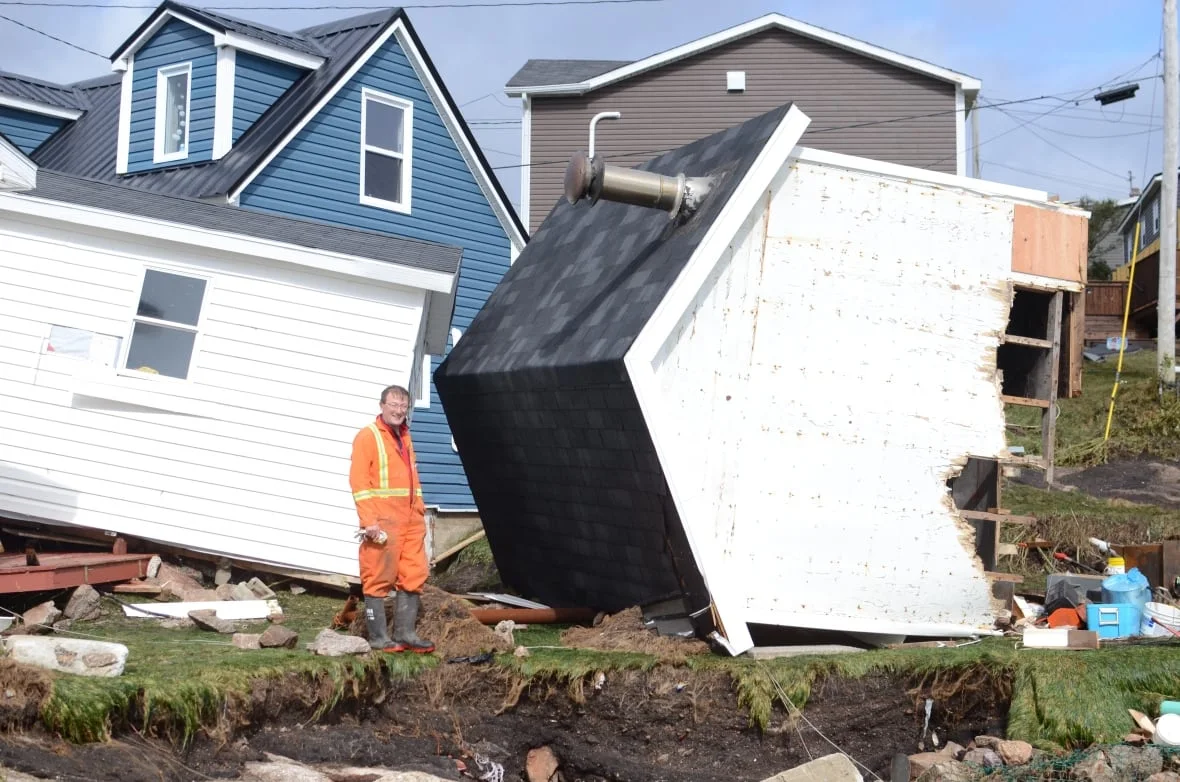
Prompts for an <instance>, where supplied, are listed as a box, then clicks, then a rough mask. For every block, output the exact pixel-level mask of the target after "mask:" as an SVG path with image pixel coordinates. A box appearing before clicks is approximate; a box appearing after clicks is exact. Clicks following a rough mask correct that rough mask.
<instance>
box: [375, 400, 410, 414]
mask: <svg viewBox="0 0 1180 782" xmlns="http://www.w3.org/2000/svg"><path fill="white" fill-rule="evenodd" d="M381 406H382V407H384V408H385V409H386V410H389V411H390V412H391V413H404V412H406V411H407V410H409V409H410V406H409V405H408V404H406V403H405V402H384V403H382V405H381Z"/></svg>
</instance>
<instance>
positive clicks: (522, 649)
mask: <svg viewBox="0 0 1180 782" xmlns="http://www.w3.org/2000/svg"><path fill="white" fill-rule="evenodd" d="M530 655H532V652H530V651H529V648H528V647H527V646H518V647H516V649H515V650H514V651H513V652H512V656H513V657H518V658H520V659H524V658H525V657H529V656H530Z"/></svg>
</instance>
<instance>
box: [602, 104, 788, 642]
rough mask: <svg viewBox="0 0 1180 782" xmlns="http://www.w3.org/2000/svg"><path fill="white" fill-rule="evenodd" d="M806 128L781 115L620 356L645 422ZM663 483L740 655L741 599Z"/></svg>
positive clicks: (678, 478)
mask: <svg viewBox="0 0 1180 782" xmlns="http://www.w3.org/2000/svg"><path fill="white" fill-rule="evenodd" d="M810 124H811V119H810V118H809V117H808V116H807V115H806V114H804V113H803V112H802V111H801V110H800V109H798V108H797V107H794V106H792V107H791V108H790V109H789V110H788V111H787V114H786V116H784V117H783V119H782V121H781V122H780V123H779V126H778V128H776V129H775V131H774V133H773V134H772V135H771V137H770V139H769V140H768V141H767V142H766V145H765V146H764V147H763V148H762V151H761V152H760V153H758V157H757V159H755V161H754V163H753V165H751V166H750V170H749V173H747V174H746V177H745V179H743V180H742V181H741V183H739V184H738V186H737V187H736V188H735V189H734V191H733V194H732V195H731V196H730V198H729V201H727V202H726V204H725V205H724V206H723V207H722V208H721V211H720V213H719V214H718V215H717V218H716V219H715V220H714V221H713V225H712V226H710V228H709V230H708V232H707V233H706V234H705V237H704V239H702V241H701V243H700V244H699V245H697V248H696V250H695V252H693V254H692V257H691V258H689V260H688V263H686V264H685V266H684V268H683V269H682V270H681V271H680V274H679V276H677V278H676V280H675V282H673V283H672V286H671V287H670V288H669V289H668V292H667V293H666V294H665V295H664V298H663V299H662V300H661V301H660V303H659V304H658V305H657V306H656V309H655V312H654V313H652V316H651V317H650V318H649V319H648V321H647V323H646V324H645V325H644V327H643V329H642V330H641V331H640V332H639V336H638V337H636V338H635V342H634V343H633V344H632V346H631V349H630V350H629V351H628V352H627V354H626V355H625V356H624V357H623V363H624V365H625V366H626V367H627V374H628V376H629V377H630V378H631V385H632V387H633V388H634V390H635V395H636V397H637V398H638V400H639V405H640V408H641V409H642V410H643V411H644V415H647V416H648V417H649V418H652V417H659V416H662V415H664V414H665V413H664V412H662V408H661V406H660V388H659V378H657V377H656V373H655V369H654V367H653V362H654V361H655V359H656V356H657V355H658V354H659V352H660V350H661V349H662V347H663V345H664V342H665V341H666V340H667V339H668V336H669V335H670V334H671V333H672V331H673V329H675V328H676V325H677V323H678V322H679V321H680V318H681V316H682V315H683V314H684V313H685V311H686V310H687V308H688V307H689V306H690V305H691V303H692V301H693V299H694V297H695V296H696V295H697V293H698V292H699V291H700V289H701V287H702V286H703V285H704V284H705V281H706V280H707V279H708V278H709V275H710V274H711V273H712V271H713V269H714V267H715V266H716V265H717V263H718V261H719V260H720V258H721V256H722V254H723V253H724V251H725V249H726V247H728V246H729V244H730V242H732V241H733V239H734V236H735V235H736V234H737V232H738V230H739V229H740V228H741V226H742V224H743V223H744V222H745V220H746V218H747V217H749V216H750V214H751V213H752V212H753V211H754V209H755V208H757V206H758V202H759V201H760V200H761V199H763V198H764V197H765V196H766V191H767V189H768V188H769V187H770V184H771V182H772V181H773V180H774V178H775V177H776V176H778V174H779V173H780V172H781V171H782V170H783V169H784V167H786V166H787V165H788V161H789V160H790V158H791V154H792V150H794V149H795V145H796V144H798V143H799V139H800V138H802V137H803V133H804V131H806V130H807V126H808V125H810ZM670 427H671V424H669V425H668V426H660V425H659V423H658V422H656V423H653V424H652V425H650V426H648V430H649V431H650V432H651V434H652V442H653V444H654V445H655V449H656V454H657V455H658V457H659V459H660V461H661V463H664V464H668V463H670V462H671V461H672V458H671V454H669V453H668V449H669V448H671V447H672V446H671V445H670V444H668V443H661V442H660V439H659V432H661V431H667V430H668V429H669V428H670ZM666 478H667V481H668V487H669V489H670V490H671V492H672V497H673V499H675V500H676V507H677V510H678V512H679V513H680V514H681V518H682V521H681V525H682V527H683V528H684V533H685V535H686V536H687V538H688V543H689V548H690V549H691V550H692V554H693V557H694V558H695V559H696V561H697V563H698V567H699V570H700V572H701V575H702V577H703V578H704V579H705V584H706V586H707V588H708V590H709V595H710V597H711V598H712V601H713V605H714V607H715V608H716V609H717V615H718V617H719V618H720V621H721V624H722V625H723V626H724V628H725V637H726V639H727V640H728V642H729V644H730V647H732V650H733V652H734V653H735V654H740V653H742V652H744V651H746V650H747V649H750V648H751V647H753V645H754V642H753V639H752V638H751V637H750V631H749V628H748V627H747V626H746V625H747V624H748V623H749V622H750V621H751V620H750V619H749V617H748V616H747V609H746V598H745V595H743V594H741V592H740V590H739V589H738V588H737V585H736V584H734V583H733V579H732V578H730V577H729V576H728V574H727V573H726V570H727V568H726V565H725V564H724V563H723V562H721V561H719V559H718V552H717V551H715V550H714V547H713V546H711V545H706V544H705V543H704V542H703V541H695V540H694V539H693V532H692V528H693V527H694V526H698V525H693V524H691V523H688V522H687V521H685V518H686V517H691V515H692V514H693V513H696V512H698V509H697V508H695V507H691V506H690V505H688V504H686V503H683V502H681V501H680V499H681V498H683V497H687V496H690V494H689V492H688V490H687V487H684V488H681V487H680V485H679V484H680V483H681V482H682V481H683V480H684V476H683V475H681V474H680V473H678V472H677V471H672V472H670V473H669V474H668V475H667V476H666ZM699 526H700V527H704V526H705V525H704V524H701V525H699Z"/></svg>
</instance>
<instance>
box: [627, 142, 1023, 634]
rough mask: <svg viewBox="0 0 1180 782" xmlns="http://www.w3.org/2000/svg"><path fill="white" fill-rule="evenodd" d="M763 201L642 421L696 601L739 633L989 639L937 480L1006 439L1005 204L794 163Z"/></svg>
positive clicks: (964, 534) (984, 606) (979, 579)
mask: <svg viewBox="0 0 1180 782" xmlns="http://www.w3.org/2000/svg"><path fill="white" fill-rule="evenodd" d="M767 203H768V202H767V201H766V200H764V201H763V202H762V205H761V206H760V207H758V208H757V209H756V210H755V212H754V213H753V214H752V215H751V216H750V217H749V218H747V220H746V221H745V224H744V226H743V227H742V228H741V229H740V230H739V231H738V234H737V238H736V239H735V241H734V242H733V243H732V244H731V245H730V248H729V250H728V251H727V252H726V253H724V255H723V256H722V258H721V261H720V262H719V263H718V265H717V267H716V268H715V269H714V272H713V274H712V276H711V277H710V278H709V279H708V281H707V282H706V284H705V285H704V287H703V289H702V290H701V291H700V293H699V294H698V295H697V297H696V299H695V301H694V302H693V304H692V305H691V307H690V308H689V311H688V312H687V313H686V314H685V316H684V317H683V318H682V319H681V321H680V322H679V324H678V326H677V328H676V329H675V330H674V331H673V333H672V335H671V336H670V337H669V339H668V340H667V341H666V342H665V343H664V345H663V348H662V349H661V350H660V351H659V352H658V353H657V357H656V360H655V361H654V362H653V368H654V369H655V376H656V380H657V383H658V387H659V407H660V412H658V413H653V414H652V415H651V416H649V420H650V421H652V423H653V426H655V427H657V428H658V431H657V432H656V433H655V435H656V439H657V444H663V447H661V448H660V453H661V458H662V460H663V461H664V465H665V469H666V470H667V471H668V472H669V473H670V474H672V473H675V475H676V480H675V481H673V482H672V483H673V491H674V492H676V502H677V506H678V508H679V509H680V511H681V515H682V518H683V519H684V521H685V524H686V527H687V528H688V531H689V534H690V536H691V538H692V542H693V547H694V551H695V552H696V554H697V557H698V560H699V561H701V563H702V565H703V569H704V571H705V577H706V580H707V581H708V582H709V587H710V590H711V591H714V592H718V591H719V590H720V592H722V593H728V594H729V595H731V596H734V595H736V596H737V597H738V598H739V599H740V609H739V610H737V611H735V612H733V613H731V618H732V616H734V615H735V614H740V615H741V617H742V620H743V621H745V622H765V623H770V624H778V625H786V626H799V627H818V628H836V629H845V630H854V631H857V632H864V633H883V634H897V633H902V634H904V633H905V632H913V633H915V634H921V633H922V632H925V633H926V634H929V633H931V632H939V633H942V632H947V633H959V634H961V633H965V632H967V633H969V632H974V631H976V630H981V629H988V628H990V627H991V624H992V616H991V605H990V600H989V595H990V589H989V585H988V582H987V580H986V578H985V576H984V574H983V572H982V568H981V566H980V564H979V561H978V559H977V558H976V557H975V555H974V538H973V532H972V530H971V528H970V526H969V525H967V524H966V523H965V522H963V521H962V520H961V519H959V518H958V516H957V514H956V513H955V511H954V508H953V504H952V503H951V500H950V497H949V493H948V491H947V489H946V481H947V479H948V478H949V477H951V476H952V475H953V474H955V473H956V472H957V470H958V468H960V467H961V466H962V465H963V464H964V463H965V461H966V458H967V456H968V455H980V456H994V455H999V454H1000V453H1002V451H1003V450H1004V447H1005V441H1004V418H1003V407H1002V404H1001V403H1000V399H999V388H998V385H997V382H996V379H995V372H994V369H995V350H996V348H997V346H998V337H999V334H1001V333H1002V332H1003V330H1004V328H1005V324H1006V322H1007V318H1008V309H1009V304H1010V297H1011V292H1010V290H1011V287H1010V282H1009V279H1010V276H1011V272H1010V263H1011V241H1012V225H1011V224H1012V206H1011V204H1010V203H1009V202H1006V201H1004V200H1002V199H988V198H982V197H976V196H972V195H968V194H963V193H957V192H952V191H949V190H945V189H940V188H938V187H934V186H929V185H923V184H920V183H912V182H907V181H905V180H901V179H895V178H887V177H881V176H875V175H872V174H867V173H860V172H849V171H845V170H837V169H832V168H828V167H825V166H822V165H818V164H812V163H796V164H794V166H793V168H791V169H788V170H784V172H783V173H782V174H781V175H780V176H779V177H778V178H777V179H776V181H775V184H774V185H773V186H772V191H771V195H770V197H769V214H768V216H767V212H766V208H765V207H766V204H767ZM718 605H719V607H721V610H722V613H721V618H722V620H723V621H725V619H726V613H725V610H724V606H722V604H721V602H718Z"/></svg>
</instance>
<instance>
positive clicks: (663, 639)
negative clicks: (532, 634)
mask: <svg viewBox="0 0 1180 782" xmlns="http://www.w3.org/2000/svg"><path fill="white" fill-rule="evenodd" d="M561 645H562V646H569V647H571V648H580V649H597V650H599V651H604V652H615V651H628V652H644V653H646V654H650V655H654V656H655V657H658V658H659V659H660V660H661V661H665V662H680V663H683V662H684V660H685V658H686V657H687V656H688V655H690V654H702V653H704V652H707V651H709V646H708V644H706V643H705V642H704V641H699V640H696V639H688V638H680V637H679V636H662V635H658V634H657V633H656V632H655V631H654V630H652V629H650V628H648V627H646V626H645V625H644V624H643V612H642V611H640V610H639V608H638V607H633V608H628V609H627V610H625V611H620V612H619V613H617V614H612V615H611V616H608V617H606V618H605V619H603V620H602V621H601V622H600V623H598V624H596V625H595V626H593V627H578V626H574V627H570V628H568V629H567V630H565V631H564V632H563V633H562V634H561Z"/></svg>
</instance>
